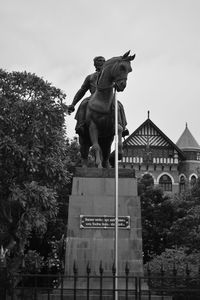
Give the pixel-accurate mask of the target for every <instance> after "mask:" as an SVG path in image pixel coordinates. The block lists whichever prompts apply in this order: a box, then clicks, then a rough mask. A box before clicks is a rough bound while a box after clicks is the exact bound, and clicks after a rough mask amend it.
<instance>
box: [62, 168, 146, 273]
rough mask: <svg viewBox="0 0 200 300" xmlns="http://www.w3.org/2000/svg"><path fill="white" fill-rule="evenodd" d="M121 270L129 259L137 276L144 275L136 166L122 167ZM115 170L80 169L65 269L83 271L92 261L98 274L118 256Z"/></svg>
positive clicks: (72, 201) (70, 215) (109, 267)
mask: <svg viewBox="0 0 200 300" xmlns="http://www.w3.org/2000/svg"><path fill="white" fill-rule="evenodd" d="M118 184H119V188H118V190H119V197H118V204H119V208H118V210H119V231H118V273H119V275H120V274H123V275H124V270H125V266H126V263H128V265H129V269H130V271H131V273H132V274H133V275H134V276H142V275H143V263H142V229H141V209H140V200H139V197H138V196H137V183H136V179H135V175H134V170H125V169H119V180H118ZM114 218H115V170H114V169H109V170H106V169H93V168H91V169H90V168H88V169H86V170H85V169H81V168H77V169H76V174H75V176H74V178H73V186H72V195H71V196H70V199H69V211H68V232H67V239H66V257H65V262H66V264H65V273H66V275H69V276H72V275H73V274H74V273H73V266H74V261H75V262H76V265H77V266H78V272H79V274H83V275H85V274H86V268H87V265H88V262H89V264H90V268H91V271H92V272H93V274H94V275H99V265H100V262H102V267H103V268H104V272H109V273H110V272H111V270H112V265H113V262H114V258H115V250H114V249H115V226H114V225H115V224H114V222H115V219H114Z"/></svg>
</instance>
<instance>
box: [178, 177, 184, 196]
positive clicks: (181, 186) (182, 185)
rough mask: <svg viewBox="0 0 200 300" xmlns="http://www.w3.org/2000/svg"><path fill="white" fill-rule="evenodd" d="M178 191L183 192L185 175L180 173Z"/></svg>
mask: <svg viewBox="0 0 200 300" xmlns="http://www.w3.org/2000/svg"><path fill="white" fill-rule="evenodd" d="M179 191H180V193H183V192H184V191H185V177H184V176H183V175H181V177H180V182H179Z"/></svg>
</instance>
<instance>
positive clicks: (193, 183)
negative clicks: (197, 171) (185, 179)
mask: <svg viewBox="0 0 200 300" xmlns="http://www.w3.org/2000/svg"><path fill="white" fill-rule="evenodd" d="M196 182H197V179H196V177H195V176H194V175H192V177H191V179H190V185H191V186H192V187H193V186H194V185H195V184H196Z"/></svg>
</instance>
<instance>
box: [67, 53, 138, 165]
mask: <svg viewBox="0 0 200 300" xmlns="http://www.w3.org/2000/svg"><path fill="white" fill-rule="evenodd" d="M134 58H135V54H134V55H133V56H131V55H130V51H128V52H126V53H125V54H124V55H123V56H118V57H113V58H111V59H108V60H106V61H105V59H104V57H102V56H98V57H96V58H95V59H94V65H95V67H96V72H95V73H93V74H91V75H88V76H87V77H86V79H85V81H84V83H83V85H82V87H81V89H80V90H79V91H78V92H77V93H76V95H75V97H74V99H73V101H72V104H71V105H69V106H67V110H68V114H71V113H72V112H73V111H74V109H75V108H74V107H75V105H76V104H77V102H78V101H80V99H81V98H82V97H83V96H84V94H85V93H86V91H87V90H90V92H91V96H89V97H87V98H85V99H84V100H83V101H82V102H81V104H80V105H79V108H78V110H77V113H76V115H75V119H76V120H77V125H76V133H77V134H78V135H79V143H80V152H81V158H82V166H83V167H87V162H88V154H89V149H90V147H92V150H93V153H94V155H95V164H96V166H97V167H98V168H102V167H103V168H109V167H110V163H109V158H110V153H111V145H112V142H113V140H114V135H115V94H116V91H117V92H122V91H123V90H124V89H125V88H126V83H127V77H128V73H130V72H131V71H132V68H131V61H132V60H134ZM117 103H118V147H119V150H118V151H119V152H118V153H119V157H122V137H123V136H125V135H127V132H128V130H127V129H126V124H127V122H126V117H125V113H124V108H123V105H122V104H121V103H120V102H119V101H118V102H117Z"/></svg>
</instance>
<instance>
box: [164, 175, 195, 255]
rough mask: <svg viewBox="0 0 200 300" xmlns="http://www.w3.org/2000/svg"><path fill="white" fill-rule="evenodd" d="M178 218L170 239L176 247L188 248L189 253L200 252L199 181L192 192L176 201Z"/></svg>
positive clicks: (172, 227) (173, 225) (171, 230)
mask: <svg viewBox="0 0 200 300" xmlns="http://www.w3.org/2000/svg"><path fill="white" fill-rule="evenodd" d="M173 205H174V211H175V214H176V218H175V220H174V222H173V224H172V226H171V228H170V232H169V236H168V239H169V241H170V242H171V244H173V245H174V246H176V247H187V252H188V253H191V252H193V251H200V189H199V180H198V181H197V183H196V185H195V186H194V188H193V189H192V190H191V192H189V193H187V194H185V195H183V197H179V199H174V202H173Z"/></svg>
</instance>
